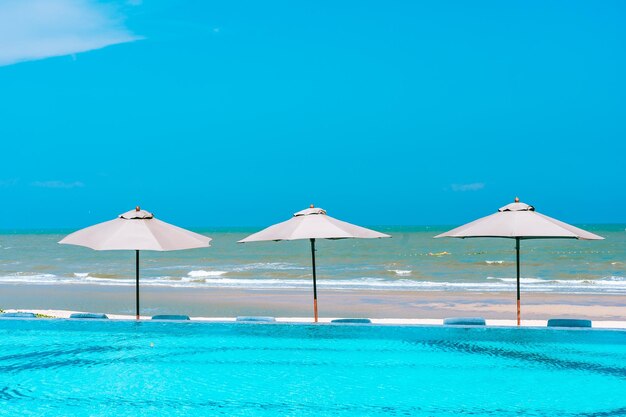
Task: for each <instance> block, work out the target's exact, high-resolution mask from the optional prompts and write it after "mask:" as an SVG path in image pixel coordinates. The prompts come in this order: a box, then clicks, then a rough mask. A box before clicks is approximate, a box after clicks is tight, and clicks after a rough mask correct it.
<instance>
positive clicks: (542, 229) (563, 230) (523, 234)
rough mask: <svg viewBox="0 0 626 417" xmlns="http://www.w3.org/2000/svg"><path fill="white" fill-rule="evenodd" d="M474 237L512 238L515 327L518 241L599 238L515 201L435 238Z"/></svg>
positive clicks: (518, 306) (518, 307)
mask: <svg viewBox="0 0 626 417" xmlns="http://www.w3.org/2000/svg"><path fill="white" fill-rule="evenodd" d="M440 237H457V238H462V239H464V238H474V237H499V238H510V239H515V241H516V244H515V249H516V260H517V324H518V325H519V324H520V321H521V318H520V309H521V307H520V264H519V261H520V256H519V255H520V253H519V248H520V240H523V239H582V240H599V239H604V238H603V237H602V236H598V235H596V234H593V233H590V232H587V231H586V230H583V229H580V228H578V227H574V226H572V225H569V224H567V223H563V222H562V221H559V220H556V219H553V218H552V217H548V216H545V215H543V214H540V213H537V212H536V211H535V208H534V207H533V206H530V205H528V204H524V203H521V202H520V201H519V198H517V197H516V198H515V202H514V203H511V204H507V205H506V206H504V207H501V208H500V209H499V210H498V212H497V213H494V214H491V215H489V216H486V217H482V218H480V219H478V220H474V221H473V222H470V223H467V224H465V225H463V226H460V227H457V228H456V229H452V230H450V231H448V232H445V233H442V234H440V235H437V236H435V238H440Z"/></svg>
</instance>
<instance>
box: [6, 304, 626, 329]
mask: <svg viewBox="0 0 626 417" xmlns="http://www.w3.org/2000/svg"><path fill="white" fill-rule="evenodd" d="M18 311H28V312H31V313H35V314H43V315H46V316H51V317H41V318H39V319H41V320H55V319H56V320H63V319H69V318H70V315H71V314H73V313H87V312H86V311H72V310H37V309H23V310H8V311H7V312H11V313H12V312H18ZM105 314H106V315H107V317H108V320H117V321H135V316H133V315H124V314H108V313H105ZM337 318H341V317H320V318H319V322H318V323H319V324H330V323H331V321H332V320H334V319H337ZM151 319H152V318H151V317H150V316H140V320H142V321H146V320H148V321H150V320H151ZM189 319H190V321H193V322H201V323H235V322H237V318H236V317H190V318H189ZM275 319H276V322H269V323H267V322H248V324H275V323H277V324H316V323H314V322H313V321H312V319H311V318H310V317H275ZM4 320H11V318H8V319H4ZM15 320H22V319H20V318H16V319H15ZM25 320H32V319H28V318H27V319H25ZM72 320H88V321H91V320H95V321H100V320H102V319H72ZM105 320H106V319H105ZM159 321H163V320H159ZM165 321H168V322H177V321H178V320H165ZM371 321H372V323H371V324H373V325H391V326H393V325H395V326H442V325H443V319H432V318H428V319H403V318H375V319H371ZM350 325H354V324H350ZM485 326H486V327H513V328H515V327H517V322H516V321H515V320H500V319H487V320H486V325H485ZM461 327H468V326H461ZM470 327H479V328H480V327H484V326H470ZM520 327H534V328H542V327H545V328H547V320H522V322H521V325H520ZM592 328H594V329H605V330H610V329H614V330H626V321H615V320H593V325H592ZM568 329H570V330H571V329H575V328H568ZM581 330H585V329H581ZM587 330H588V329H587Z"/></svg>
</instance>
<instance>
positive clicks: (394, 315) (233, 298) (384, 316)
mask: <svg viewBox="0 0 626 417" xmlns="http://www.w3.org/2000/svg"><path fill="white" fill-rule="evenodd" d="M0 293H2V294H3V298H4V299H5V300H10V301H9V302H8V303H7V304H5V305H3V306H2V308H3V309H4V310H27V311H36V312H41V313H44V314H48V315H52V316H55V317H67V316H69V313H70V312H72V311H82V312H105V313H107V314H109V315H111V317H112V318H132V317H134V316H133V309H134V288H132V287H126V286H98V285H87V284H85V285H58V286H53V285H1V286H0ZM311 303H312V295H311V293H310V291H304V290H280V291H279V290H241V289H224V288H220V289H215V288H213V289H198V288H162V287H145V288H142V289H141V312H142V315H145V317H146V318H149V317H150V316H152V315H155V314H186V315H189V316H192V317H195V318H202V319H214V320H223V319H227V320H229V319H231V318H233V317H236V316H244V315H257V316H274V317H280V318H283V319H284V320H286V321H310V320H311V319H310V317H311V314H312V312H311V310H312V308H311ZM319 307H320V317H321V321H329V320H330V319H332V318H338V317H369V318H371V319H373V320H374V322H378V323H415V324H439V323H441V320H442V319H443V318H446V317H455V316H481V317H484V318H486V319H487V320H488V321H490V322H491V323H492V324H494V325H496V324H502V325H511V324H514V320H515V299H514V294H512V293H477V292H463V293H461V292H398V291H332V290H329V291H323V292H321V293H320V294H319ZM552 317H566V318H588V319H591V320H593V321H594V325H596V327H598V326H600V327H626V307H624V304H623V297H622V296H618V295H589V294H538V293H528V294H523V295H522V318H523V321H524V324H526V325H545V321H546V320H547V319H549V318H552ZM600 322H606V324H605V325H600Z"/></svg>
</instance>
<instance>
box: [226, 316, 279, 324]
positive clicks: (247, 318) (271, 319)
mask: <svg viewBox="0 0 626 417" xmlns="http://www.w3.org/2000/svg"><path fill="white" fill-rule="evenodd" d="M236 321H243V322H249V323H250V322H254V323H273V322H275V321H276V319H275V318H274V317H267V316H239V317H237V318H236Z"/></svg>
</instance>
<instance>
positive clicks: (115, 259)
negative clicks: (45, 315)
mask: <svg viewBox="0 0 626 417" xmlns="http://www.w3.org/2000/svg"><path fill="white" fill-rule="evenodd" d="M578 226H579V227H582V228H584V229H586V230H589V231H591V232H593V233H596V234H599V235H601V236H603V237H605V239H604V240H601V241H582V240H572V239H546V240H539V239H536V240H524V241H522V243H521V276H522V278H521V286H522V288H523V291H524V292H533V291H537V292H550V293H576V294H579V293H586V294H626V225H625V224H617V225H578ZM452 227H453V226H450V227H445V226H437V227H434V226H432V227H431V226H419V227H417V226H416V227H406V226H404V227H382V226H381V227H375V226H374V227H373V228H374V229H376V230H379V231H381V232H385V233H388V234H390V235H392V238H391V239H345V240H319V241H317V242H316V249H317V250H316V263H317V279H318V281H317V282H318V288H320V289H324V288H327V289H337V290H367V291H477V292H501V291H510V290H513V289H514V288H515V281H516V279H515V241H514V240H512V239H498V238H477V239H453V238H441V239H434V238H433V237H434V236H435V235H437V234H439V233H441V232H444V231H446V230H449V229H451V228H452ZM194 231H196V232H199V233H203V234H205V235H207V236H209V237H211V238H212V239H213V240H212V242H211V247H209V248H203V249H193V250H184V251H174V252H153V251H145V252H141V259H140V269H141V285H142V286H164V287H190V288H192V287H204V288H217V287H219V288H241V289H244V288H245V289H269V290H271V289H288V288H289V289H294V288H295V289H298V288H310V286H311V276H312V275H311V248H310V243H309V241H288V242H261V243H246V244H240V243H237V241H238V240H240V239H242V238H244V237H245V236H247V235H248V234H251V233H254V232H256V231H257V229H207V230H194ZM70 232H72V230H65V231H29V232H10V233H9V232H3V233H2V234H0V284H13V285H20V284H28V285H33V284H36V285H85V284H91V285H117V286H132V285H134V283H135V279H134V276H135V275H134V274H135V253H134V252H132V251H94V250H91V249H88V248H83V247H76V246H69V245H60V244H58V241H59V240H61V239H62V238H63V237H64V236H65V235H66V234H68V233H70Z"/></svg>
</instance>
